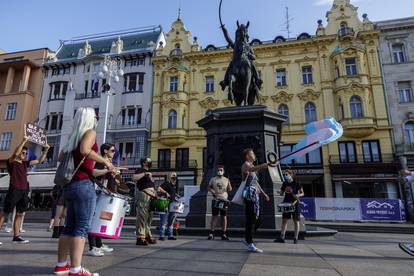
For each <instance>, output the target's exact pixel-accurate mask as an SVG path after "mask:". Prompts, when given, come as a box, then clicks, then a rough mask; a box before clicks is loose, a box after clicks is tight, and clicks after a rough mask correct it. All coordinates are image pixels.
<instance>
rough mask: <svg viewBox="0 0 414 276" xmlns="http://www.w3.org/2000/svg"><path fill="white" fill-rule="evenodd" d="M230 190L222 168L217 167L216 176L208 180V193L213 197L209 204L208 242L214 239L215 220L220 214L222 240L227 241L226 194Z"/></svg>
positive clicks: (227, 204) (227, 203)
mask: <svg viewBox="0 0 414 276" xmlns="http://www.w3.org/2000/svg"><path fill="white" fill-rule="evenodd" d="M231 190H232V187H231V184H230V180H229V179H228V178H227V177H225V176H224V166H221V165H219V166H218V167H217V176H215V177H213V178H211V179H210V182H209V184H208V191H209V192H210V193H211V194H212V195H213V197H214V199H213V201H212V203H211V213H212V217H211V232H210V235H209V236H208V239H209V240H213V239H214V230H215V227H216V219H217V216H218V215H219V213H220V217H221V229H222V231H223V233H222V235H221V239H222V240H229V238H228V236H227V233H226V232H227V209H228V208H229V201H228V192H230V191H231Z"/></svg>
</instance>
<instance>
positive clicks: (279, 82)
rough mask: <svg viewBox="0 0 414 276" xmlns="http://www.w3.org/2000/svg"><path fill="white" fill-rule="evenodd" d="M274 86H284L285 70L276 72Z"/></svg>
mask: <svg viewBox="0 0 414 276" xmlns="http://www.w3.org/2000/svg"><path fill="white" fill-rule="evenodd" d="M276 86H286V69H278V70H276Z"/></svg>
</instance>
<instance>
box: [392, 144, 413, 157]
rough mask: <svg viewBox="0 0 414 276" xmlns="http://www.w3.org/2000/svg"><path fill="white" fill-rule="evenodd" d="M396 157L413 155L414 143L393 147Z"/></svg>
mask: <svg viewBox="0 0 414 276" xmlns="http://www.w3.org/2000/svg"><path fill="white" fill-rule="evenodd" d="M395 151H396V153H397V155H404V154H414V143H402V144H397V145H396V146H395Z"/></svg>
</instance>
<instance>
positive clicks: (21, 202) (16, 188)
mask: <svg viewBox="0 0 414 276" xmlns="http://www.w3.org/2000/svg"><path fill="white" fill-rule="evenodd" d="M28 141H29V138H28V137H27V136H26V132H24V137H23V141H22V142H21V143H20V144H19V145H18V146H17V148H16V149H15V150H14V152H13V155H12V156H11V157H10V158H9V159H7V164H6V165H7V171H8V173H9V175H10V184H9V190H8V191H7V194H6V199H5V203H4V208H3V211H2V212H1V213H0V229H1V228H2V227H3V224H4V222H5V220H6V219H7V217H8V214H9V213H12V212H13V210H14V208H16V215H15V217H14V220H13V242H14V243H29V240H25V239H23V238H22V237H21V236H20V229H21V225H22V221H23V215H24V212H25V211H27V209H28V204H29V182H28V181H27V171H28V168H29V167H30V166H34V165H37V164H39V163H42V162H43V161H44V160H45V159H46V154H47V151H48V150H49V148H50V147H49V145H48V144H47V143H46V146H45V147H44V148H43V152H42V155H41V156H40V157H39V159H38V160H31V161H28V160H27V156H28V148H27V147H26V143H27V142H28ZM0 245H1V243H0Z"/></svg>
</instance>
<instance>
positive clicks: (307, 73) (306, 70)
mask: <svg viewBox="0 0 414 276" xmlns="http://www.w3.org/2000/svg"><path fill="white" fill-rule="evenodd" d="M302 79H303V84H311V83H313V76H312V66H305V67H302Z"/></svg>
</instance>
